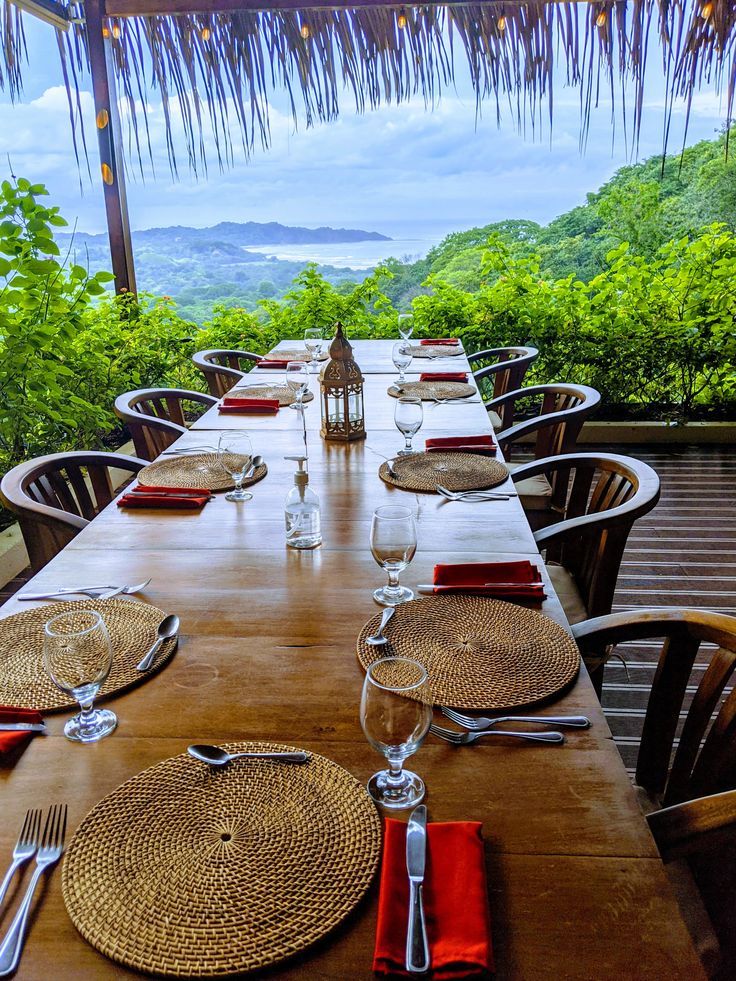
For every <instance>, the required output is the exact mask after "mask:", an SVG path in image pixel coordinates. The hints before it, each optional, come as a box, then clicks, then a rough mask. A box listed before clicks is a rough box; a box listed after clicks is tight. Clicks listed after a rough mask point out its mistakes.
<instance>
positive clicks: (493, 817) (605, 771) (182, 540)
mask: <svg viewBox="0 0 736 981" xmlns="http://www.w3.org/2000/svg"><path fill="white" fill-rule="evenodd" d="M292 346H293V345H292ZM357 349H358V345H356V350H357ZM386 352H388V353H386ZM362 354H365V356H366V357H367V358H368V357H369V358H370V360H371V363H372V364H373V365H375V366H376V368H378V367H380V365H381V364H382V363H384V362H383V359H384V358H385V371H384V372H383V373H381V372H379V371H378V370H376V371H375V372H373V373H372V374H371V375H369V376H367V378H366V411H367V417H368V439H367V440H366V442H365V443H360V444H353V445H351V446H341V445H337V444H327V443H325V442H324V441H322V440H321V439H320V438H319V436H318V434H317V430H318V428H319V404H318V402H317V401H316V400H315V401H314V402H313V403H311V405H310V407H309V408H308V409H307V422H308V428H309V450H310V481H311V485H312V487H313V488H314V490H315V491H316V492H317V493H318V494H319V496H320V499H321V505H322V527H323V536H324V543H323V545H322V546H321V548H319V549H316V550H314V551H310V552H302V553H299V552H296V551H294V550H291V549H287V548H286V547H285V539H284V522H283V498H284V496H285V494H286V492H287V490H288V489H289V487H290V486H291V473H292V471H293V468H294V464H293V463H287V462H286V461H284V460H283V456H284V455H285V454H292V453H295V452H298V451H299V449H300V446H301V445H302V443H301V440H302V437H301V429H300V422H299V420H298V417H297V413H296V412H293V411H291V410H289V409H282V410H281V411H280V412H279V414H278V416H276V417H268V416H267V417H258V416H253V417H250V416H219V415H218V414H217V412H216V410H210V411H209V412H208V413H207V414H206V415H205V416H204V417H203V418H202V419H201V420H200V421H199V422H198V423H197V424H196V425H195V426H194V427H193V429H192V431H191V432H189V433H187V435H186V436H184V437H182V440H181V441H180V445H182V446H184V445H187V444H188V445H195V444H199V443H201V442H202V441H203V440H207V441H214V443H215V444H216V442H217V438H218V435H219V431H221V430H223V429H225V428H228V429H230V428H247V429H248V430H249V431H250V432H251V433H252V438H253V442H254V446H255V449H256V451H257V452H261V453H262V454H263V455H264V457H265V458H266V461H267V463H268V467H269V473H268V475H267V477H266V478H265V479H264V480H263V481H262V482H261V483H259V484H257V485H256V486H255V487H253V488H252V490H253V495H254V496H253V500H252V501H249V502H248V503H247V504H245V505H235V504H232V503H229V502H227V501H225V500H224V498H223V496H222V495H218V496H217V497H216V499H214V500H213V501H211V502H210V503H208V504H207V505H206V506H205V508H204V510H203V511H202V512H201V513H184V512H168V513H160V512H151V511H149V512H147V511H123V510H120V509H118V508H117V507H116V506H115V505H114V504H113V505H112V506H111V507H109V508H108V509H107V510H106V511H105V512H103V513H102V514H101V515H100V516H99V517H98V518H97V519H95V521H94V522H92V524H91V525H90V526H89V527H88V528H87V529H86V530H85V531H83V532H82V533H81V534H80V535H79V536H78V537H77V538H76V539H75V540H74V541H73V542H72V544H71V545H70V546H69V547H68V548H66V549H65V550H64V551H63V552H62V553H61V554H60V555H58V556H57V557H56V558H55V559H54V560H53V561H52V562H51V563H49V565H48V566H47V567H46V568H45V569H44V570H43V571H42V572H41V573H39V574H38V575H37V576H36V577H35V579H34V580H33V582H32V583H30V584H29V585H28V587H26V589H27V591H31V590H33V591H37V590H38V589H39V587H46V586H48V585H72V584H75V583H79V582H81V581H85V582H95V581H100V582H118V581H119V582H137V581H140V580H142V579H145V578H147V577H148V576H151V577H152V580H153V581H152V583H151V585H150V587H148V588H147V589H146V592H145V596H144V597H142V599H143V600H144V601H148V602H151V603H153V604H155V605H157V606H158V607H160V608H161V609H163V610H166V611H173V612H176V613H178V614H179V616H180V618H181V638H180V642H179V649H178V652H177V654H176V656H175V657H174V659H173V661H172V662H171V663H170V664H169V665H168V666H167V667H166V668H165V669H164V670H163V671H162V672H160V673H159V674H158V675H156V676H154V677H153V678H152V679H151V680H150V681H149V682H147V683H145V684H143V685H141V686H140V687H139V688H137V689H135V690H133V691H130V692H128V693H127V694H124V695H122V696H121V697H119V698H116V699H115V700H114V701H113V702H111V703H110V704H111V706H112V707H113V708H114V710H115V712H116V713H117V714H118V717H119V726H118V729H117V731H116V732H115V733H114V734H113V735H112V736H111V737H109V738H107V739H105V740H103V741H102V742H100V743H98V744H96V745H91V746H80V745H75V744H73V743H70V742H69V741H67V740H66V739H65V738H64V736H63V734H62V726H63V723H64V721H65V720H66V718H67V716H66V715H63V716H49V717H48V724H49V729H50V735H49V736H48V737H45V738H36V739H34V740H33V742H32V743H31V745H30V746H29V747H28V748H27V750H26V751H25V753H24V754H23V756H22V757H21V758H20V760H19V761H18V762H17V763H16V765H15V766H14V767H13V768H12V769H6V770H2V771H0V780H2V781H3V784H4V787H3V800H4V808H3V822H2V827H0V857H1V856H2V855H5V856H6V857H7V858H8V859H9V857H10V851H11V849H12V846H13V844H14V841H15V837H16V835H17V831H18V829H19V828H20V825H21V822H22V818H23V815H24V813H25V810H26V809H27V808H28V807H31V806H43V805H46V804H49V803H52V802H54V801H68V803H69V807H70V826H71V829H72V830H73V829H74V828H75V827H76V826H77V824H78V823H79V822H80V820H81V819H82V818H83V816H84V815H85V814H86V813H87V811H88V810H89V809H90V808H91V807H92V806H93V805H94V804H95V803H96V802H97V801H98V800H100V799H101V798H102V797H103V796H105V795H106V794H108V793H109V792H110V791H111V790H113V789H114V788H115V787H117V786H118V785H119V784H120V783H122V782H123V781H125V780H127V779H128V778H130V777H131V776H132V775H133V774H135V773H137V772H138V771H140V770H142V769H144V768H146V767H148V766H151V765H152V764H154V763H156V762H157V761H159V760H161V759H165V758H167V757H169V756H173V755H176V754H178V753H181V752H182V751H183V750H184V749H185V748H186V746H187V745H188V744H189V743H192V742H217V741H226V740H239V739H273V740H277V741H283V742H288V743H290V744H296V745H300V746H304V747H305V748H306V749H308V750H312V751H314V752H317V753H322V754H324V755H326V756H328V757H330V758H331V759H333V760H335V761H336V762H338V763H340V764H341V765H342V766H344V767H346V768H347V769H348V770H349V771H350V772H351V773H353V774H354V775H355V776H356V777H357V778H359V779H360V780H363V781H365V780H367V779H368V777H369V776H370V775H371V774H372V773H373V772H375V771H376V770H377V769H379V768H380V766H381V765H382V760H381V758H380V757H379V756H378V755H377V754H375V753H374V752H373V751H372V750H371V749H370V747H369V746H368V744H367V742H366V740H365V738H364V736H363V733H362V731H361V728H360V724H359V721H358V702H359V697H360V689H361V685H362V678H363V675H362V671H361V669H360V667H359V666H358V663H357V660H356V657H355V640H356V637H357V634H358V632H359V629H360V627H361V626H362V624H363V623H364V622H365V621H366V620H367V619H368V618H369V617H370V616H371V615H373V614H374V613H375V612H376V609H377V608H376V606H375V604H374V602H373V600H372V596H371V593H372V590H373V589H374V588H375V587H376V586H377V585H379V584H380V583H381V582H383V581H384V576H383V572H382V571H381V570H380V569H379V568H378V566H377V565H376V564H375V562H374V561H373V559H372V557H371V555H370V551H369V548H368V530H369V525H370V518H371V514H372V512H373V510H374V508H375V507H376V506H378V505H380V504H384V503H387V502H394V503H397V502H401V503H410V504H411V505H412V506H413V507H414V508H415V509H416V512H417V518H418V533H419V547H418V550H417V555H416V558H415V560H414V562H413V563H412V565H411V566H410V568H409V569H408V570H407V572H406V573H405V574H404V575H403V576H402V581H404V582H406V583H407V584H409V585H411V584H413V583H417V582H428V581H431V579H430V577H431V574H432V568H433V566H434V564H435V562H437V561H440V560H441V561H463V560H470V561H479V560H480V559H481V558H482V557H483V556H487V557H488V558H489V559H492V560H493V559H498V560H501V559H505V558H514V557H525V558H531V559H532V560H534V561H536V562H537V563H538V565H539V566H540V568H542V570H543V565H542V562H541V559H540V558H539V556H538V553H537V549H536V547H535V544H534V540H533V537H532V535H531V532H530V531H529V528H528V525H527V523H526V520H525V518H524V515H523V512H522V510H521V508H520V506H519V502H518V500H516V499H514V500H511V501H508V502H494V503H484V504H475V505H467V504H455V503H447V502H443V501H441V500H440V499H439V498H438V497H436V496H434V495H414V494H407V493H406V492H405V491H400V490H397V489H396V488H392V487H389V486H387V485H385V484H384V483H383V482H382V481H381V480H380V479H379V478H378V476H377V469H378V465H379V464H380V457H379V456H378V455H377V454H385V455H389V454H392V453H394V452H395V451H396V450H397V449H399V447H400V446H401V441H402V438H401V437H400V435H399V433H398V432H397V431H396V429H395V428H394V426H393V421H392V420H393V400H392V399H390V398H389V397H388V396H387V395H386V394H385V390H386V387H387V385H388V384H389V383H390V382H391V381H392V380H393V378H394V377H395V372H394V371H393V366H392V365H391V364H390V344H389V343H388V342H376V345H375V347H371V346H370V345H369V344H367V342H363V345H361V347H360V353H359V354H358V357H360V356H362ZM443 360H444V359H443ZM421 367H422V369H423V370H424V367H425V366H424V365H423V364H422V365H421ZM442 367H443V368H444V367H445V365H444V363H443V365H442ZM452 367H453V369H458V370H459V369H462V368H467V367H468V365H467V362H466V361H465V359H464V358H463V359H458V358H455V359H452ZM426 370H428V371H430V370H439V367H438V365H437V362H428V364H427V366H426ZM258 374H259V375H260V376H265V375H266V372H265V371H263V372H259V373H258ZM269 377H272V375H269ZM275 377H279V378H281V377H282V376H281V375H279V374H278V373H275ZM312 388H313V390H315V391H316V390H317V386H316V383H314V382H313V383H312ZM488 430H489V426H488V421H487V415H486V413H485V410H484V409H483V407H482V405H479V403H478V402H474V403H471V404H468V405H466V406H453V407H449V406H446V407H443V406H439V407H437V408H429V407H426V408H425V426H424V428H423V429H422V431H421V432H420V434H419V435H418V437H416V438H415V444H416V445H417V446H418V447H420V446H423V440H424V438H426V437H427V436H428V435H433V434H439V433H449V432H456V433H471V432H483V431H488ZM369 447H370V449H369ZM548 589H549V592H550V598H549V599H548V600H547V601H546V602H545V604H544V607H543V609H544V612H546V613H547V614H548V615H550V616H551V617H553V618H554V619H555V620H557V621H558V622H560V623H562V624H564V623H565V618H564V614H563V613H562V610H561V608H560V606H559V603H558V602H557V600H556V598H555V597H554V593H553V592H552V590H551V587H549V583H548ZM28 606H29V604H28V603H20V602H19V601H17V600H12V601H10V602H9V603H7V604H6V605H5V606H4V607H3V609H2V611H1V615H3V616H6V615H9V614H11V613H14V612H16V611H17V610H20V609H27V608H28ZM554 710H555V711H559V712H564V713H568V714H573V713H574V714H586V715H588V716H589V717H590V718H591V720H592V723H593V725H592V728H591V729H590V730H588V731H583V732H572V733H570V735H569V737H568V739H567V742H566V744H565V745H564V746H563V747H545V746H542V745H539V746H536V745H534V744H526V743H511V742H510V741H509V743H508V744H506V743H504V742H503V741H502V740H498V741H495V740H494V741H487V742H481V743H477V744H475V745H474V746H473V747H467V748H463V749H457V748H456V747H453V746H450V745H447V744H446V743H443V742H440V741H439V740H437V739H436V738H434V737H430V738H428V739H427V740H426V742H425V744H424V745H423V746H422V748H421V749H420V751H419V753H418V754H417V755H416V756H415V757H413V758H412V761H411V763H412V766H413V768H414V769H416V770H417V772H419V773H420V774H421V775H422V777H423V778H424V779H425V781H426V784H427V788H428V797H427V804H428V806H429V812H430V818H431V820H436V821H443V820H459V819H468V820H480V821H482V822H483V824H484V835H485V840H486V857H487V871H488V889H489V895H490V903H491V911H492V925H493V942H494V948H495V955H496V962H497V968H498V977H499V978H514V979H525V981H526V979H534V978H538V979H545V981H547V979H552V978H554V979H558V978H575V979H592V978H595V979H608V978H610V979H613V978H616V979H621V978H664V977H667V978H687V979H693V978H698V977H702V972H701V968H700V964H699V961H698V959H697V957H696V955H695V953H694V951H693V949H692V946H691V944H690V940H689V937H688V935H687V932H686V929H685V927H684V925H683V922H682V920H681V918H680V914H679V911H678V908H677V905H676V903H675V900H674V898H673V896H672V894H671V892H670V888H669V885H668V882H667V879H666V876H665V873H664V870H663V867H662V865H661V862H660V860H659V857H658V855H657V851H656V848H655V846H654V843H653V840H652V838H651V837H650V835H649V832H648V829H647V826H646V823H645V822H644V820H643V818H642V816H641V814H640V812H639V808H638V805H637V803H636V800H635V798H634V794H633V792H632V790H631V787H630V783H629V779H628V777H627V775H626V772H625V770H624V767H623V765H622V763H621V760H620V758H619V755H618V752H617V750H616V748H615V746H614V744H613V741H612V739H611V734H610V732H609V730H608V727H607V725H606V722H605V719H604V717H603V714H602V712H601V709H600V706H599V704H598V701H597V698H596V696H595V694H594V692H593V689H592V687H591V685H590V682H589V679H588V677H587V675H586V673H585V670H584V669H581V674H580V677H579V679H578V681H577V682H576V683H575V685H574V686H573V687H572V689H571V690H570V691H568V692H567V693H566V694H565V695H564V696H563V697H561V698H560V699H558V700H556V701H555V702H554ZM60 880H61V877H60V874H59V871H58V870H57V871H55V872H54V873H53V875H52V877H51V879H50V883H49V886H48V889H47V892H46V893H45V895H44V898H43V902H42V904H41V905H40V907H38V909H37V913H36V915H35V918H34V922H33V923H32V926H31V931H30V936H29V938H28V942H27V947H26V950H25V952H24V955H23V960H22V963H21V968H20V971H19V972H18V977H20V978H29V979H57V978H58V979H62V978H63V979H67V978H68V979H75V981H78V979H92V978H126V977H134V976H136V975H135V974H134V973H133V972H130V971H128V970H126V969H124V968H120V967H118V966H117V965H115V964H113V963H112V962H111V961H109V960H107V959H106V958H104V957H103V956H101V955H100V954H98V953H97V952H96V951H95V950H94V949H93V948H91V947H90V946H88V945H87V944H86V943H85V942H84V941H83V940H82V939H81V938H80V937H79V936H78V935H77V933H76V931H75V929H74V927H73V926H72V924H71V922H70V920H69V919H68V917H67V915H66V911H65V908H64V905H63V901H62V897H61V888H60ZM25 881H27V880H25ZM377 885H378V884H377V881H376V882H375V883H374V885H373V887H372V889H371V891H370V893H369V895H368V896H367V897H366V899H365V900H364V902H363V903H362V904H361V906H360V907H359V909H358V910H356V912H355V913H354V914H353V915H352V916H350V917H349V918H348V920H347V921H346V922H345V923H344V924H343V926H342V927H341V928H340V929H339V930H338V931H336V932H335V933H334V934H333V935H331V936H330V937H329V938H328V940H327V941H325V942H323V943H322V944H320V945H318V946H316V947H314V948H311V949H310V950H309V951H307V952H306V953H305V954H303V955H301V956H300V957H299V958H298V959H295V960H293V961H290V962H288V963H285V964H283V965H282V966H281V967H280V968H278V969H276V970H274V971H272V972H269V974H272V975H273V976H276V977H279V978H310V979H334V981H346V979H353V978H355V979H361V978H370V977H372V971H371V961H372V952H373V943H374V936H375V923H376V904H377V891H378V890H377ZM17 898H18V897H17V891H16V896H15V901H16V902H17ZM5 919H6V922H9V920H8V916H6V918H5Z"/></svg>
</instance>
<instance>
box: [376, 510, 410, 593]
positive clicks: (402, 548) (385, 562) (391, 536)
mask: <svg viewBox="0 0 736 981" xmlns="http://www.w3.org/2000/svg"><path fill="white" fill-rule="evenodd" d="M416 550H417V526H416V523H415V521H414V514H413V512H412V510H411V508H406V507H403V505H397V504H389V505H386V506H384V507H380V508H376V510H375V511H374V512H373V520H372V521H371V553H372V555H373V558H374V559H375V560H376V562H377V563H378V564H379V565H380V566H381V568H383V569H385V570H386V573H387V574H388V585H386V586H382V587H381V588H380V589H377V590H376V591H375V592H374V593H373V599H374V600H375V601H376V602H377V603H380V604H381V605H382V606H398V605H399V603H405V602H406V601H407V600H411V599H414V593H413V592H412V591H411V590H410V589H408V588H407V587H406V586H401V585H399V576H400V575H401V573H402V572H403V571H404V569H405V568H406V567H407V565H409V563H410V562H411V560H412V559H413V558H414V554H415V552H416Z"/></svg>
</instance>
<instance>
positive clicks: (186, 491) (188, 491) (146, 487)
mask: <svg viewBox="0 0 736 981" xmlns="http://www.w3.org/2000/svg"><path fill="white" fill-rule="evenodd" d="M139 492H140V493H141V494H172V495H173V496H174V497H209V496H210V494H211V493H212V492H211V491H209V490H208V489H207V488H206V487H159V486H158V485H156V484H141V483H140V482H139V483H137V484H136V485H135V487H133V489H132V490H131V491H129V492H128V493H131V494H138V493H139Z"/></svg>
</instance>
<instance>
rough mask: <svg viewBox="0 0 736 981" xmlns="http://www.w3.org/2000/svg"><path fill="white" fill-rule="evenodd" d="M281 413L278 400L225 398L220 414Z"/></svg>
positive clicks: (221, 404)
mask: <svg viewBox="0 0 736 981" xmlns="http://www.w3.org/2000/svg"><path fill="white" fill-rule="evenodd" d="M278 411H279V400H278V399H253V398H248V399H233V398H224V399H223V400H222V402H221V403H220V412H225V413H228V412H233V413H235V412H254V413H261V414H263V415H271V414H273V413H274V412H278Z"/></svg>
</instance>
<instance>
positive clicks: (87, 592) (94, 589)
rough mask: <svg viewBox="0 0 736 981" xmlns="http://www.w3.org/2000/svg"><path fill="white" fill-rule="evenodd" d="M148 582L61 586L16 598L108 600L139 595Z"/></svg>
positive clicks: (147, 580) (148, 580)
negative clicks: (118, 596)
mask: <svg viewBox="0 0 736 981" xmlns="http://www.w3.org/2000/svg"><path fill="white" fill-rule="evenodd" d="M150 582H151V580H150V579H146V581H145V582H139V583H136V584H135V585H129V586H77V587H76V589H75V588H73V587H72V586H62V587H61V588H60V589H50V590H47V592H45V593H25V594H24V595H23V596H18V597H16V598H17V599H19V600H41V599H53V597H54V596H89V598H90V599H110V597H112V596H117V595H118V594H119V593H122V594H123V595H124V596H130V595H131V594H132V593H139V592H140V591H141V590H142V589H145V588H146V586H147V585H148V584H149V583H150Z"/></svg>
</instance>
